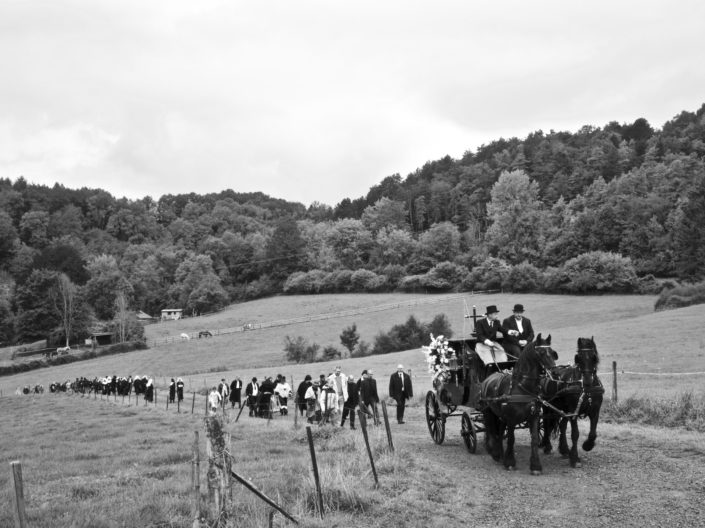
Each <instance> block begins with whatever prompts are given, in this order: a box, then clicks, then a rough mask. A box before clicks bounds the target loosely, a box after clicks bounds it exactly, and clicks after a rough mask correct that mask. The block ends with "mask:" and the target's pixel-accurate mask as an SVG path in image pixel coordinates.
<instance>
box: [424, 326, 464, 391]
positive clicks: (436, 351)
mask: <svg viewBox="0 0 705 528" xmlns="http://www.w3.org/2000/svg"><path fill="white" fill-rule="evenodd" d="M422 348H423V349H424V354H426V363H427V364H428V371H429V372H430V373H431V380H432V381H433V383H434V384H435V383H436V381H437V380H438V381H439V382H441V383H445V382H447V381H449V380H450V376H451V374H450V369H449V367H450V364H451V362H452V363H453V364H457V359H458V358H457V356H456V355H455V350H453V349H452V348H451V347H449V346H448V340H447V339H446V338H445V337H443V336H442V335H440V336H438V337H433V334H431V343H430V344H429V345H428V346H424V347H422Z"/></svg>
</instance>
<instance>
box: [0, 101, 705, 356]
mask: <svg viewBox="0 0 705 528" xmlns="http://www.w3.org/2000/svg"><path fill="white" fill-rule="evenodd" d="M704 156H705V105H703V106H702V107H701V108H700V109H699V110H697V111H696V112H682V113H681V114H680V115H678V116H676V117H675V118H674V119H672V120H671V121H669V122H667V123H665V124H664V125H663V127H662V128H661V129H660V130H659V129H654V128H653V127H652V126H651V125H650V124H649V123H648V122H647V121H646V120H645V119H637V120H636V121H634V122H633V123H631V124H619V123H616V122H611V123H609V124H607V125H606V126H604V127H602V128H595V127H590V126H585V127H583V128H582V129H580V130H578V131H577V132H574V133H571V132H554V131H551V132H549V133H544V132H541V131H537V132H534V133H532V134H530V135H529V136H528V137H526V138H525V139H517V138H511V139H499V140H497V141H493V142H492V143H490V144H488V145H483V146H482V147H480V148H479V149H478V150H477V151H476V152H471V151H468V152H466V153H465V154H464V155H463V157H462V158H461V159H458V160H455V159H452V158H450V157H445V158H443V159H440V160H437V161H432V162H428V163H426V164H425V165H424V166H423V167H422V168H420V169H418V170H417V171H415V172H413V173H411V174H409V175H407V176H406V178H402V177H401V176H399V175H393V176H388V177H386V178H384V179H383V180H382V181H381V182H380V183H379V184H378V185H375V186H374V187H372V188H371V189H370V190H369V192H368V193H367V195H366V196H364V197H360V198H356V199H344V200H342V201H341V202H340V203H339V204H337V205H335V206H334V207H331V206H328V205H325V204H320V203H314V204H312V205H311V206H309V207H308V208H306V207H305V206H304V205H302V204H299V203H292V202H287V201H286V200H282V199H276V198H272V197H269V196H266V195H264V194H262V193H238V192H234V191H232V190H226V191H223V192H220V193H212V194H206V195H197V194H193V193H192V194H184V195H176V196H174V195H164V196H162V197H161V198H159V200H158V201H155V200H153V199H152V198H150V197H145V198H143V199H140V200H128V199H124V198H123V199H116V198H115V197H113V196H112V195H110V194H109V193H107V192H105V191H103V190H100V189H88V188H82V189H78V190H73V189H66V188H65V187H63V186H61V185H59V184H56V185H54V187H51V188H49V187H46V186H39V185H32V184H28V183H27V182H26V181H25V180H24V179H23V178H21V177H20V178H18V179H16V180H15V181H12V180H11V179H0V342H11V341H12V342H17V341H21V340H28V339H32V338H35V337H45V336H46V335H48V334H49V333H51V332H53V331H55V329H56V327H57V324H58V323H57V321H58V315H57V311H56V309H55V307H54V306H53V304H52V302H51V296H50V295H47V292H48V291H51V289H52V288H53V286H52V285H53V284H55V283H56V278H57V276H58V275H59V274H60V273H65V274H66V275H67V276H68V278H69V279H70V282H71V284H73V285H75V287H76V291H77V292H78V293H79V295H78V299H79V300H80V302H81V303H82V304H81V306H82V309H83V311H82V312H81V313H83V317H82V319H81V323H80V324H77V325H76V326H75V328H73V329H72V330H71V332H72V333H73V332H75V333H76V335H79V334H80V333H81V332H84V333H85V331H86V328H88V327H90V326H91V325H93V326H95V324H96V321H107V320H110V319H111V318H112V317H113V316H114V313H115V299H116V295H117V292H122V293H123V294H124V298H126V299H127V301H128V303H129V306H130V307H131V308H132V309H134V310H137V309H141V310H144V311H145V312H147V313H149V314H153V315H154V314H159V311H160V310H161V309H162V308H165V307H171V308H183V309H184V310H185V312H187V313H190V312H205V311H210V310H214V309H217V308H219V307H222V306H224V305H226V304H228V303H230V302H233V301H237V300H242V299H248V298H253V297H258V296H263V295H270V294H274V293H279V292H290V293H291V292H296V293H299V292H345V291H385V290H394V289H402V290H419V289H425V290H427V291H428V290H430V291H443V290H451V289H461V290H462V289H468V290H470V289H475V290H477V289H482V288H492V287H503V288H505V289H508V290H514V291H549V292H551V291H555V292H600V291H647V290H650V289H651V290H653V288H654V287H655V281H654V277H671V278H674V279H678V280H681V281H692V280H699V279H702V278H703V276H704V275H705V163H704V159H703V158H704Z"/></svg>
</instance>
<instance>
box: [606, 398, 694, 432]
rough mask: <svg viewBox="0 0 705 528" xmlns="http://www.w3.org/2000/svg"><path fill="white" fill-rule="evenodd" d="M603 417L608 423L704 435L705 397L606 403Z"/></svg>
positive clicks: (641, 399) (632, 399) (630, 399)
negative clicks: (693, 432)
mask: <svg viewBox="0 0 705 528" xmlns="http://www.w3.org/2000/svg"><path fill="white" fill-rule="evenodd" d="M601 418H602V419H603V420H604V421H606V422H615V423H641V424H645V425H654V426H658V427H668V428H674V427H682V428H684V429H686V430H689V431H698V432H705V394H698V395H696V394H694V393H693V392H692V391H685V392H681V393H680V394H678V395H676V396H675V397H674V398H657V397H653V398H652V397H637V396H630V397H628V398H626V399H624V400H622V401H619V402H617V403H614V402H613V401H607V402H605V403H603V406H602V413H601Z"/></svg>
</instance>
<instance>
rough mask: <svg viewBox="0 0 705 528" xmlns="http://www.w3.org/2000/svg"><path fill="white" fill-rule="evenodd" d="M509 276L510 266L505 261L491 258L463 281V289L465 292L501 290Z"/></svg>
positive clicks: (473, 270) (474, 269) (475, 268)
mask: <svg viewBox="0 0 705 528" xmlns="http://www.w3.org/2000/svg"><path fill="white" fill-rule="evenodd" d="M508 274H509V265H508V264H507V263H506V262H505V261H504V260H502V259H499V258H495V257H489V258H487V259H486V260H485V261H484V262H483V263H482V264H480V265H479V266H475V267H474V268H473V269H472V270H471V271H470V273H469V274H468V275H467V276H466V277H465V279H464V280H463V284H462V289H463V290H464V291H470V290H499V289H500V288H501V287H502V284H503V283H504V282H505V280H506V277H507V275H508Z"/></svg>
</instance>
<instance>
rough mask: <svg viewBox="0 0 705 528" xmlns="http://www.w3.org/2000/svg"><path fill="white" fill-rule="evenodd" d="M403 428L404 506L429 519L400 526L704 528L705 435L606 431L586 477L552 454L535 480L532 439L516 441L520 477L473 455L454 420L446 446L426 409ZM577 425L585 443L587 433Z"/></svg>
mask: <svg viewBox="0 0 705 528" xmlns="http://www.w3.org/2000/svg"><path fill="white" fill-rule="evenodd" d="M390 410H391V411H392V413H393V412H394V410H393V409H390ZM406 421H407V423H406V424H404V425H397V424H396V423H395V424H393V426H392V427H393V435H394V441H395V445H397V446H398V447H399V448H400V450H403V451H406V452H413V461H411V462H410V463H413V464H414V465H415V467H414V468H413V469H412V474H413V475H414V480H415V482H413V483H409V484H410V485H409V488H408V491H406V492H405V496H404V498H405V500H404V501H403V502H405V503H406V502H407V499H410V500H412V501H413V502H414V503H416V502H420V503H422V504H421V505H422V507H421V508H419V510H417V512H422V513H420V514H417V513H416V512H415V516H414V518H413V519H412V520H411V521H409V520H408V518H407V521H406V523H405V524H399V525H400V526H402V525H406V526H438V527H440V526H461V525H462V526H475V527H478V526H494V527H505V526H506V527H510V526H511V527H514V526H520V527H523V526H527V527H532V526H536V527H538V526H541V527H548V526H557V527H558V526H570V527H571V528H582V527H585V528H587V527H590V528H595V527H602V526H605V527H607V526H620V527H622V526H630V527H631V526H635V527H637V526H638V527H650V526H653V527H664V526H668V527H684V528H685V527H689V528H690V527H704V526H705V507H703V499H704V498H705V435H703V434H698V433H690V432H687V431H673V430H667V429H657V428H646V427H640V426H634V427H628V426H623V425H611V424H605V423H601V424H600V426H599V427H598V439H597V445H596V447H595V449H594V450H593V451H592V452H590V453H585V452H584V451H582V449H581V450H580V456H581V458H582V468H577V469H571V468H570V466H569V464H568V461H567V460H566V459H563V458H562V457H561V456H560V455H559V454H557V453H556V452H555V451H554V454H551V455H543V454H542V456H541V461H542V464H543V475H541V476H538V477H534V476H531V475H530V473H529V434H528V431H526V430H522V431H518V432H517V442H516V457H517V470H516V471H512V472H509V471H506V470H505V469H504V467H503V466H502V465H501V464H497V463H495V462H494V461H493V460H492V458H491V457H490V456H489V455H488V454H487V453H486V452H485V450H484V447H483V446H482V444H481V443H480V445H479V446H478V450H477V453H476V454H470V453H468V452H467V450H466V448H465V445H464V443H463V441H462V438H461V436H460V418H459V417H458V418H455V417H454V418H451V419H449V420H448V423H447V427H446V440H445V442H444V443H443V444H442V445H440V446H438V445H436V444H434V443H433V441H432V439H431V437H430V435H429V433H428V429H427V427H426V422H425V418H424V416H423V409H422V408H413V409H408V410H407V418H406ZM580 425H581V427H580V429H581V442H582V440H584V438H585V436H586V434H587V428H588V423H587V421H582V422H581V424H580ZM555 445H556V442H554V449H555ZM409 495H410V496H409ZM424 502H427V503H428V504H426V505H423V503H424ZM423 512H426V513H423Z"/></svg>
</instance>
